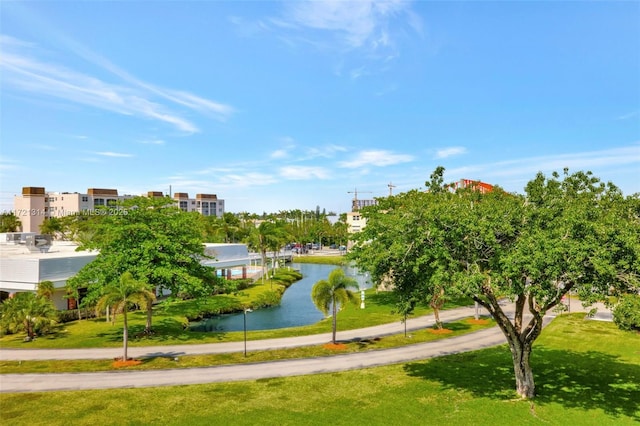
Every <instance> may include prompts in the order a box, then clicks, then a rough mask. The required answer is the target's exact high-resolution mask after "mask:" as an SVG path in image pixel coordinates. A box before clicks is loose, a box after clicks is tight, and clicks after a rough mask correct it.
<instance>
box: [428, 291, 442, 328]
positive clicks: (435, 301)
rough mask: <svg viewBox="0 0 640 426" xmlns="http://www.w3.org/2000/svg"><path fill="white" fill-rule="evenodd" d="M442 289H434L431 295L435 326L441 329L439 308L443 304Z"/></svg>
mask: <svg viewBox="0 0 640 426" xmlns="http://www.w3.org/2000/svg"><path fill="white" fill-rule="evenodd" d="M443 296H444V289H443V288H441V289H440V290H436V291H434V293H433V296H432V297H431V303H430V305H431V308H433V315H434V316H435V318H436V327H437V328H438V330H442V322H441V321H440V309H441V308H442V306H444V297H443Z"/></svg>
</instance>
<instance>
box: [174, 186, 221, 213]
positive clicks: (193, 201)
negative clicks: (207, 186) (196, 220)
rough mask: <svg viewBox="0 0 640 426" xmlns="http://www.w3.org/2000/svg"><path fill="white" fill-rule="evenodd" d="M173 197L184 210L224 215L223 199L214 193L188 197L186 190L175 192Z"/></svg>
mask: <svg viewBox="0 0 640 426" xmlns="http://www.w3.org/2000/svg"><path fill="white" fill-rule="evenodd" d="M173 198H174V199H175V200H176V202H177V203H178V207H180V209H182V210H183V211H185V212H198V213H200V214H201V215H203V216H216V217H222V216H223V215H224V200H220V199H218V196H217V195H216V194H196V198H189V194H188V193H186V192H176V193H175V194H173Z"/></svg>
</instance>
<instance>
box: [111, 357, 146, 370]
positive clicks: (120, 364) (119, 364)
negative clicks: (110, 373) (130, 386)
mask: <svg viewBox="0 0 640 426" xmlns="http://www.w3.org/2000/svg"><path fill="white" fill-rule="evenodd" d="M140 364H142V361H140V360H139V359H128V360H126V361H123V360H122V358H116V359H115V360H114V361H113V364H112V366H113V367H115V368H123V367H133V366H134V365H140Z"/></svg>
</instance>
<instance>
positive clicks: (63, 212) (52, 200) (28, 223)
mask: <svg viewBox="0 0 640 426" xmlns="http://www.w3.org/2000/svg"><path fill="white" fill-rule="evenodd" d="M131 197H133V195H118V190H117V189H102V188H89V189H88V190H87V193H86V194H80V193H78V192H47V191H45V188H43V187H36V186H26V187H23V188H22V195H20V196H18V195H16V196H15V197H14V199H13V213H14V214H15V215H16V216H17V217H18V219H20V222H21V223H22V231H23V232H39V231H40V225H42V223H43V222H44V220H45V219H47V218H50V217H62V216H68V215H71V214H77V213H80V212H91V211H93V210H94V209H96V208H98V207H103V206H115V205H116V204H117V203H118V202H120V201H123V200H125V199H127V198H131Z"/></svg>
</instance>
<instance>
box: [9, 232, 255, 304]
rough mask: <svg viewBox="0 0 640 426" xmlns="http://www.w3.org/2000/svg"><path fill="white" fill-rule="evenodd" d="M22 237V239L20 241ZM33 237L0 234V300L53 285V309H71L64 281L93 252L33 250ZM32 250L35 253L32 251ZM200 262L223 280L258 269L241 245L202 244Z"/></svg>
mask: <svg viewBox="0 0 640 426" xmlns="http://www.w3.org/2000/svg"><path fill="white" fill-rule="evenodd" d="M23 236H24V238H22V237H23ZM34 236H35V234H34V233H25V235H23V234H21V233H4V234H0V294H2V299H4V298H6V297H10V295H12V294H14V293H18V292H24V291H31V292H35V291H36V290H37V289H38V283H40V282H42V281H51V282H53V285H54V289H55V291H54V295H53V302H54V304H55V306H56V308H57V309H60V310H65V309H74V308H75V307H76V306H75V301H74V300H73V299H69V298H67V297H66V295H67V293H66V284H67V280H68V279H70V278H71V277H73V276H74V275H75V274H77V273H78V271H79V270H80V269H81V268H82V267H83V266H85V265H86V264H88V263H89V262H91V261H92V260H94V259H95V258H96V256H97V255H98V252H97V251H77V248H78V245H77V244H74V243H71V242H65V241H53V242H51V241H50V240H49V244H50V245H49V246H46V242H43V243H42V244H40V245H39V246H37V247H36V245H35V244H33V243H32V244H29V243H28V241H30V240H33V239H34V238H33V237H34ZM34 247H35V249H34ZM205 254H206V255H207V256H210V258H207V259H203V260H202V263H203V264H204V265H206V266H210V267H214V268H216V269H217V270H218V271H220V275H221V276H224V277H226V278H242V277H247V276H248V275H251V274H252V273H255V272H256V271H257V270H258V269H259V268H258V267H254V266H253V265H254V264H255V263H257V259H258V258H259V256H257V255H255V254H251V253H249V251H248V249H247V246H246V245H244V244H209V243H208V244H205Z"/></svg>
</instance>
